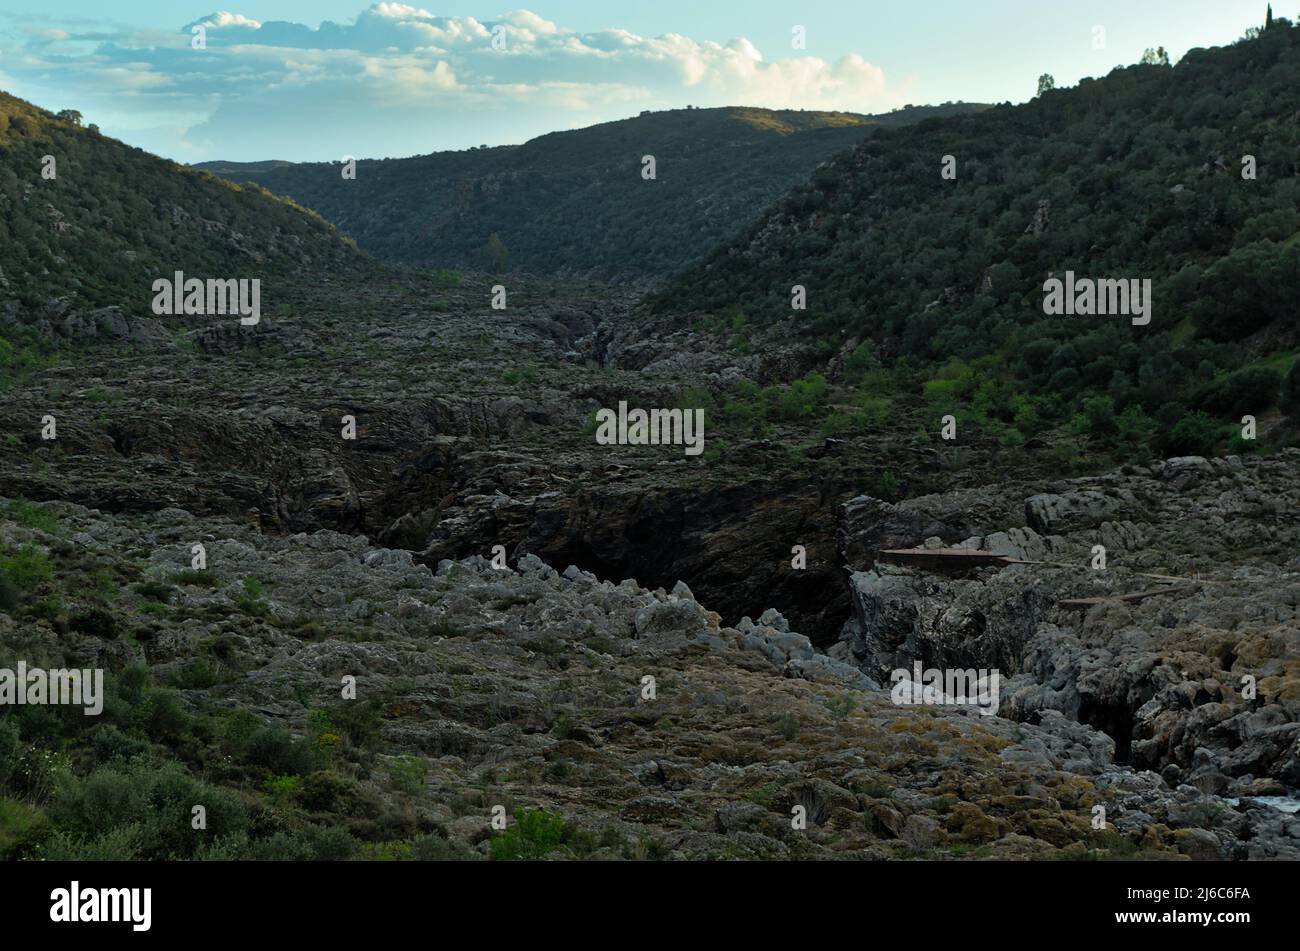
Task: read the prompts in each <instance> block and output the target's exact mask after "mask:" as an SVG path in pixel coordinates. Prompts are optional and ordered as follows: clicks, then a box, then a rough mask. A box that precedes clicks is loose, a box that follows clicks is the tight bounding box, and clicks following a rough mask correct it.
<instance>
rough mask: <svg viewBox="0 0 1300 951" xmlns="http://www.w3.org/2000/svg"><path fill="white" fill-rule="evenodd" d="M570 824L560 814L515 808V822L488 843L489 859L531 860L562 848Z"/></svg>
mask: <svg viewBox="0 0 1300 951" xmlns="http://www.w3.org/2000/svg"><path fill="white" fill-rule="evenodd" d="M572 835H573V826H571V825H570V824H569V823H567V822H565V821H564V818H563V817H562V816H557V815H555V814H553V813H549V812H545V811H544V810H541V809H522V808H521V809H516V810H515V824H514V825H513V826H510V827H509V828H508V829H506V830H505V831H504V832H502V833H501V834H500V835H497V836H494V837H493V839H492V842H491V846H490V848H491V850H492V858H493V860H494V861H498V862H508V861H521V860H522V861H534V860H536V859H541V858H545V857H546V856H548V855H550V854H551V853H552V852H555V851H557V850H559V849H561V848H563V847H564V844H565V842H566V841H567V840H568V839H569V838H571V837H572Z"/></svg>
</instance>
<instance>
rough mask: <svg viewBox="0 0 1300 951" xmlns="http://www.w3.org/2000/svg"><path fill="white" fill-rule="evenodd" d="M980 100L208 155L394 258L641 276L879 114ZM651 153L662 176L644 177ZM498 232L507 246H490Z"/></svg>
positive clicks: (947, 110)
mask: <svg viewBox="0 0 1300 951" xmlns="http://www.w3.org/2000/svg"><path fill="white" fill-rule="evenodd" d="M979 108H983V107H981V106H975V105H968V104H963V103H958V104H952V105H948V106H937V107H920V108H907V109H902V110H899V111H897V112H894V113H890V114H888V115H882V116H860V115H853V114H849V113H826V112H802V111H801V112H789V111H786V112H772V111H769V110H766V109H742V108H724V109H679V110H672V111H667V112H653V113H646V114H643V115H641V116H638V117H635V118H632V119H625V120H622V121H619V122H607V123H603V124H601V125H596V126H591V127H590V128H586V129H578V130H575V131H568V132H555V133H551V134H550V135H544V136H540V137H539V138H536V139H533V140H531V141H529V142H527V143H525V144H524V145H519V146H503V147H500V148H491V149H488V148H482V149H469V150H466V151H460V152H437V153H434V154H432V155H423V156H417V157H414V158H403V159H382V160H370V161H359V162H358V163H357V168H356V178H355V180H350V179H344V178H343V175H342V165H341V163H338V162H334V163H308V164H285V163H274V162H258V163H249V164H241V163H231V162H210V163H205V164H203V165H200V166H198V167H200V168H203V169H206V170H208V171H212V172H214V173H216V174H219V175H224V176H226V177H228V178H230V179H232V180H234V181H248V180H251V181H256V182H259V183H261V184H262V185H265V186H266V187H267V188H269V189H271V190H272V191H274V192H276V193H278V194H284V195H289V196H291V197H292V198H293V199H295V200H296V201H299V202H301V203H302V204H304V205H306V206H308V207H310V208H314V209H315V210H316V211H318V212H320V213H321V214H322V215H323V216H324V217H325V218H327V219H328V220H330V221H332V222H333V223H334V224H336V225H338V227H339V228H341V229H342V230H343V231H345V232H347V233H348V234H350V235H352V236H353V237H354V238H356V240H357V242H358V244H359V245H360V246H361V247H362V248H363V249H364V250H366V251H368V252H370V253H371V254H374V255H375V256H376V257H379V258H380V259H382V260H386V261H391V262H395V263H401V264H406V265H412V266H418V267H440V268H444V267H445V268H461V267H477V266H480V265H484V266H489V267H493V268H496V267H501V266H502V265H503V264H504V266H506V267H509V268H512V269H521V270H527V271H533V272H537V273H575V272H581V273H600V274H608V275H620V276H635V275H647V274H661V273H665V272H670V271H673V270H677V269H679V268H681V267H684V266H686V265H688V264H690V263H692V262H693V261H695V260H697V259H698V258H699V257H701V256H702V255H704V254H705V253H706V252H707V251H708V250H709V249H710V248H712V247H713V246H714V245H716V244H717V243H718V242H720V241H723V240H726V239H728V238H731V237H733V236H734V235H735V234H736V233H737V232H738V231H739V229H740V228H742V227H743V226H744V225H745V224H746V223H747V222H748V221H749V220H750V218H752V216H753V215H754V214H755V213H756V212H757V211H758V210H759V209H761V208H763V207H765V206H767V205H768V204H770V203H771V202H773V201H775V200H776V199H777V198H779V197H780V196H781V194H783V193H784V192H785V191H786V190H787V189H789V188H791V187H792V186H794V185H795V184H797V183H798V182H800V181H803V180H804V179H806V178H807V177H808V175H809V174H810V173H811V172H812V170H813V169H814V168H815V167H816V166H817V165H818V164H819V163H820V162H823V161H825V160H826V159H827V158H829V157H830V156H832V155H833V154H835V153H836V152H839V151H842V150H844V149H847V148H849V147H850V146H852V145H854V144H855V143H857V142H858V141H859V140H860V139H861V138H862V137H863V135H864V134H865V133H866V132H867V131H869V130H871V129H874V128H878V127H887V126H891V125H899V124H904V123H908V122H914V121H917V120H920V119H923V118H926V117H929V116H935V115H950V114H957V113H963V112H969V111H972V110H975V109H979ZM645 155H653V156H654V157H655V161H656V178H655V180H654V181H647V180H645V179H643V178H642V174H641V170H642V157H643V156H645ZM493 234H496V235H497V236H498V237H499V240H500V242H501V244H502V245H503V246H504V252H505V256H504V259H502V257H501V255H500V254H497V255H496V256H495V258H496V259H495V260H494V259H492V258H487V259H485V258H484V256H483V251H484V249H485V247H486V246H487V245H488V242H489V240H490V239H491V237H492V235H493Z"/></svg>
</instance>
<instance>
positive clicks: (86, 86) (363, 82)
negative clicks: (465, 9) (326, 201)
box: [0, 2, 905, 154]
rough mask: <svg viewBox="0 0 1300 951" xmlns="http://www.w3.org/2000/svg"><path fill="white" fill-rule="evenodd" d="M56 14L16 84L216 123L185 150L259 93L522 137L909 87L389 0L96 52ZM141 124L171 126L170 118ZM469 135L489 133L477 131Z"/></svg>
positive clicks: (523, 15) (231, 21)
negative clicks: (57, 86)
mask: <svg viewBox="0 0 1300 951" xmlns="http://www.w3.org/2000/svg"><path fill="white" fill-rule="evenodd" d="M62 25H65V24H60V23H51V22H50V18H45V22H43V23H41V29H40V30H39V31H34V30H28V31H27V35H26V39H25V40H24V41H22V42H21V44H20V45H18V46H16V47H14V48H12V49H7V50H2V51H0V53H4V54H7V55H6V56H5V59H6V66H7V68H8V69H9V70H10V72H11V74H12V75H15V76H17V77H18V79H19V80H20V83H19V85H20V87H21V80H22V78H23V75H24V73H26V74H27V75H28V77H29V78H30V80H31V82H32V84H33V85H36V84H38V83H42V82H48V77H49V76H50V75H51V74H57V75H59V76H60V81H61V82H62V83H63V86H64V88H63V89H61V95H62V97H63V98H64V99H67V100H70V101H74V102H76V101H82V102H84V103H85V105H86V107H87V109H88V110H89V109H90V107H92V106H93V105H94V104H95V100H96V98H97V97H99V96H100V95H101V94H102V93H106V92H107V91H109V90H111V91H112V92H113V94H114V95H115V96H117V97H119V98H118V100H116V101H114V102H113V103H112V104H111V105H110V103H108V102H107V101H105V102H104V103H103V105H104V109H105V111H108V110H110V109H111V110H112V111H113V112H115V113H118V112H121V111H124V110H127V109H129V110H130V111H133V112H136V113H141V114H144V115H147V114H148V113H149V112H150V111H151V110H153V111H156V112H157V113H158V115H159V116H161V115H163V114H166V115H167V116H168V117H174V116H176V115H178V114H195V113H198V114H203V115H206V116H207V117H208V118H207V120H205V122H204V123H202V124H201V125H204V126H206V127H207V129H206V131H205V130H204V129H199V128H194V127H191V128H190V129H188V130H187V131H186V133H185V134H184V135H182V136H180V137H179V140H180V141H181V142H184V143H187V144H190V145H192V144H193V143H196V142H202V141H205V140H206V139H207V138H208V137H209V136H208V133H210V132H212V130H213V129H215V128H217V127H221V126H222V125H223V123H224V122H227V121H232V120H230V117H231V116H233V115H235V114H237V113H238V112H239V110H240V109H241V108H252V104H255V103H258V104H261V107H262V108H263V110H264V111H265V110H270V109H272V108H273V109H275V110H276V115H275V122H276V123H278V124H280V125H282V126H285V127H293V126H294V125H295V124H297V125H299V126H302V125H303V124H305V123H316V124H317V125H319V124H320V122H321V121H322V118H321V117H322V116H324V115H326V114H327V112H328V110H329V109H333V110H334V113H335V115H336V116H337V118H335V119H334V120H332V121H333V122H334V123H336V124H339V125H346V124H347V123H348V121H349V117H351V116H354V115H355V110H357V109H366V110H372V111H374V110H378V111H379V112H380V113H384V112H386V111H389V110H399V109H404V110H408V111H409V110H410V109H411V108H412V107H413V106H414V107H419V108H426V109H428V110H429V112H428V114H427V120H428V122H429V123H430V124H436V122H437V118H438V116H439V114H440V113H439V110H444V111H450V112H452V113H456V114H458V115H460V116H461V117H462V118H463V117H464V116H467V115H468V114H469V113H470V111H471V110H479V111H482V110H484V109H488V110H490V111H492V112H493V113H494V114H501V115H502V116H503V117H504V116H505V115H511V116H513V117H514V124H515V126H516V127H517V128H518V129H519V130H520V131H519V132H517V133H514V134H511V133H510V132H509V131H505V132H502V131H498V134H499V135H501V136H504V137H505V140H506V141H522V140H523V139H524V138H526V137H529V136H531V135H536V134H540V133H541V132H544V131H549V130H550V129H559V128H565V127H567V126H569V125H572V124H573V119H574V117H572V116H570V115H566V114H563V113H564V112H565V111H566V110H569V111H577V112H581V113H583V114H584V115H589V116H590V117H591V121H602V120H605V119H612V118H620V117H622V116H625V115H626V114H628V113H629V112H632V111H634V110H639V109H640V108H664V107H680V106H682V105H685V104H686V103H687V102H690V103H691V104H693V105H695V106H718V105H750V106H765V107H769V108H809V109H842V110H851V111H856V112H877V111H885V110H888V109H889V108H892V107H894V106H897V105H901V104H902V102H903V101H904V100H903V95H904V93H905V90H899V89H896V88H893V87H891V86H890V84H889V83H887V82H886V78H885V75H884V72H883V71H882V70H881V69H880V68H879V67H878V66H874V65H872V64H871V63H868V62H866V61H865V60H863V59H862V58H861V57H859V56H857V55H850V56H846V57H844V58H842V59H840V60H838V61H836V62H833V63H831V62H826V61H824V60H822V59H819V58H816V57H811V56H805V55H796V56H790V57H786V58H779V59H770V60H769V59H766V58H765V57H764V55H763V52H762V51H761V50H760V49H758V47H757V46H755V44H754V43H753V42H752V41H750V40H749V39H747V38H744V37H736V38H734V39H731V40H730V41H729V42H728V43H726V44H725V45H723V44H720V43H716V42H713V41H710V40H697V39H694V38H692V37H690V36H687V35H685V34H683V33H666V34H663V35H661V36H656V37H644V36H638V35H637V34H635V33H632V32H630V31H627V30H623V29H618V28H614V29H607V30H601V31H598V32H592V33H581V32H577V31H574V30H571V29H568V28H566V27H564V26H563V25H561V24H557V23H555V22H552V21H550V20H547V19H545V18H543V17H541V16H539V15H537V14H536V13H533V12H531V11H529V10H526V9H520V10H515V11H513V12H510V13H507V14H505V15H503V16H502V17H501V18H500V19H498V20H478V19H476V18H474V17H468V16H462V17H455V16H453V17H445V16H436V15H434V14H433V13H431V12H429V11H428V10H425V9H422V8H419V7H416V6H411V5H408V4H404V3H393V2H383V3H375V4H372V5H371V6H370V7H368V8H367V9H364V10H362V11H361V12H360V13H359V14H358V15H357V16H356V18H355V19H354V21H353V22H351V23H344V24H338V23H333V22H330V21H325V22H323V23H321V25H320V26H319V27H318V28H311V27H309V26H306V25H304V24H301V23H290V22H285V21H277V20H265V21H259V20H256V19H253V18H252V17H249V16H245V15H244V14H242V13H239V12H235V11H227V10H222V11H218V12H215V13H211V14H208V15H206V16H203V17H201V18H199V19H197V20H195V21H193V22H192V23H190V24H186V25H185V26H184V27H181V28H179V29H177V30H175V31H171V32H167V33H164V34H162V35H161V36H160V35H159V34H156V33H133V32H130V31H129V30H125V29H118V30H117V31H116V32H114V31H113V30H101V31H99V32H98V35H96V36H95V39H94V43H93V45H91V46H89V47H88V46H87V40H88V39H89V37H90V36H91V35H92V31H91V30H88V29H85V28H84V27H81V28H79V30H78V31H77V32H72V33H71V34H70V33H69V31H66V30H61V29H55V28H54V27H55V26H62ZM192 26H203V27H204V29H205V30H206V32H207V49H206V50H202V51H196V50H192V49H191V48H190V43H189V39H190V28H191V27H192ZM496 26H502V27H504V31H505V35H506V49H505V51H504V52H501V51H498V50H494V49H493V48H492V43H491V40H492V35H493V33H492V31H493V28H494V27H496ZM782 52H784V51H782ZM20 94H21V93H20ZM241 103H242V104H244V105H243V106H241V105H240V104H241ZM512 109H513V110H515V111H514V112H513V113H512V112H511V110H512ZM546 110H551V112H550V113H549V114H548V113H547V112H546ZM88 114H89V111H88ZM243 121H244V122H245V123H246V124H248V125H249V126H250V127H256V123H254V122H253V121H252V120H251V119H245V120H243ZM368 121H369V120H368ZM376 121H377V120H376ZM393 121H395V120H393ZM422 121H424V120H423V119H422ZM466 121H467V120H466ZM503 121H505V120H504V118H503ZM142 124H143V125H145V126H148V127H150V128H155V129H169V128H173V127H174V121H173V120H172V119H171V118H169V119H168V120H165V121H164V120H161V119H159V120H158V121H153V122H148V121H145V122H143V123H142ZM106 131H107V130H106ZM284 131H285V134H286V135H287V134H288V133H289V129H288V128H286V129H285V130H284ZM467 134H472V135H474V136H476V137H477V136H478V135H480V134H481V135H483V136H484V137H486V133H485V132H482V133H481V132H480V131H479V130H477V129H476V130H474V131H473V132H472V133H467ZM298 139H299V140H304V139H305V140H306V141H311V139H312V135H311V132H310V130H309V129H308V128H305V127H302V128H299V130H298ZM177 147H179V146H177ZM358 154H360V153H359V152H358Z"/></svg>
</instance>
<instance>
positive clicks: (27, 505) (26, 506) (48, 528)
mask: <svg viewBox="0 0 1300 951" xmlns="http://www.w3.org/2000/svg"><path fill="white" fill-rule="evenodd" d="M0 343H3V341H0ZM0 511H3V513H4V515H5V517H6V518H8V519H10V520H12V521H14V522H17V523H18V524H19V525H22V526H24V527H26V528H34V529H37V530H38V531H42V532H45V533H46V534H49V535H53V534H55V533H56V532H58V530H59V517H58V516H57V515H55V514H54V513H53V512H47V511H46V510H45V509H43V508H42V507H41V506H39V505H37V504H35V503H34V502H29V501H27V500H26V499H21V498H20V499H12V500H11V501H9V502H6V503H4V505H3V508H2V509H0Z"/></svg>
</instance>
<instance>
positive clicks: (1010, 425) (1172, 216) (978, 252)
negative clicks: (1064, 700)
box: [653, 20, 1300, 453]
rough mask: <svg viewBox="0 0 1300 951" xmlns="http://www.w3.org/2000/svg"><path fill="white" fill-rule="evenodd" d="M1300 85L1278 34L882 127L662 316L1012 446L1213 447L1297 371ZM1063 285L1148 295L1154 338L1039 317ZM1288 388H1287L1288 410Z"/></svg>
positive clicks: (1112, 324) (706, 269) (1293, 42)
mask: <svg viewBox="0 0 1300 951" xmlns="http://www.w3.org/2000/svg"><path fill="white" fill-rule="evenodd" d="M1297 86H1300V29H1295V28H1292V27H1291V26H1290V24H1289V23H1287V21H1285V20H1277V21H1274V23H1273V26H1272V28H1270V29H1268V30H1266V31H1264V32H1262V34H1261V35H1259V36H1258V37H1256V38H1253V39H1245V40H1243V41H1241V42H1238V43H1236V44H1234V45H1232V46H1228V47H1225V48H1220V49H1213V50H1205V49H1198V50H1192V51H1191V52H1189V53H1188V54H1187V56H1186V57H1185V58H1184V59H1183V60H1182V61H1181V62H1180V63H1179V64H1178V65H1177V66H1176V67H1172V68H1171V67H1169V66H1158V65H1139V66H1132V67H1128V68H1120V69H1117V70H1115V71H1113V72H1112V73H1111V74H1110V75H1109V76H1107V77H1105V78H1104V79H1099V80H1084V81H1082V82H1081V83H1080V84H1079V86H1078V87H1077V88H1073V89H1061V90H1052V91H1048V92H1046V93H1044V94H1043V95H1041V96H1040V97H1038V98H1037V99H1035V100H1033V101H1031V102H1029V103H1027V104H1025V105H1022V106H1018V107H1012V106H1010V105H1003V106H999V107H997V108H994V109H990V110H987V111H984V112H980V113H977V114H973V115H965V116H957V117H953V118H949V119H946V120H944V121H939V122H924V123H920V124H916V125H912V126H908V127H904V128H893V129H884V130H881V131H879V132H878V133H877V134H876V135H874V136H871V137H870V138H867V139H865V140H864V141H863V142H861V143H860V144H859V145H857V146H856V147H855V148H854V149H852V150H851V151H849V152H847V153H844V154H842V155H839V156H837V157H836V158H835V159H833V160H832V161H831V162H829V163H827V164H826V165H825V166H824V167H822V168H820V169H818V170H817V172H816V174H815V175H814V176H813V178H812V180H811V181H809V182H808V183H806V184H804V185H800V186H798V187H796V188H794V189H793V190H792V191H791V192H790V193H789V194H788V195H787V196H785V197H784V198H783V199H782V200H781V201H780V202H779V203H777V204H776V205H774V206H773V207H772V208H770V209H769V210H768V211H767V212H766V213H765V214H764V215H762V216H761V217H760V218H758V219H757V220H756V221H754V222H753V223H752V224H751V225H750V226H749V227H748V228H747V229H746V230H745V232H744V233H743V234H742V235H741V236H740V237H739V238H738V239H737V240H736V241H734V242H730V243H729V244H727V245H725V246H722V247H720V248H718V249H716V250H715V251H714V252H713V253H712V254H711V255H710V256H709V257H708V258H707V259H706V260H704V261H703V262H701V263H700V264H699V265H697V266H696V267H694V268H693V269H692V270H690V271H689V273H686V274H685V275H683V276H681V278H680V279H679V280H678V281H677V282H676V283H675V284H674V285H673V286H671V287H669V288H668V289H667V290H665V291H664V292H663V293H662V294H661V295H659V296H658V297H657V298H656V299H655V300H654V302H653V304H654V308H655V310H656V312H657V313H659V314H661V315H668V316H672V317H673V319H675V320H676V321H677V323H678V324H679V325H682V326H685V325H687V324H688V323H689V322H690V321H691V320H696V321H702V322H704V323H706V324H708V323H710V322H712V323H717V324H719V325H726V326H732V325H735V326H744V325H745V324H749V325H751V330H752V329H753V325H760V326H761V325H765V324H771V323H772V322H773V321H776V320H781V319H785V320H787V321H791V322H792V323H793V325H794V330H795V331H797V332H798V333H801V334H803V335H804V336H805V337H807V338H808V339H810V340H811V341H816V342H818V343H820V345H821V346H822V348H823V350H824V351H825V352H826V353H827V355H828V360H827V365H828V366H841V367H843V368H844V374H845V378H846V379H848V380H849V381H851V382H854V383H861V384H862V385H863V386H864V387H865V388H866V389H868V390H873V389H874V391H875V395H876V396H880V397H883V398H894V397H898V396H903V395H907V394H915V395H918V396H920V395H923V396H924V397H925V398H926V399H927V400H928V401H929V403H930V404H931V405H932V407H933V409H934V410H935V411H939V410H942V411H944V412H947V411H952V410H957V409H960V410H962V411H963V412H962V413H961V414H959V415H960V416H961V418H962V420H963V421H966V422H972V421H973V422H975V423H977V424H979V425H984V426H986V427H989V428H992V429H993V430H994V431H995V432H997V433H998V434H999V435H1000V437H1001V438H1003V439H1005V440H1006V441H1007V443H1008V444H1011V443H1018V442H1020V441H1023V440H1024V439H1026V438H1028V437H1031V436H1032V435H1034V434H1035V433H1036V432H1038V431H1040V430H1041V429H1043V428H1044V427H1045V426H1046V425H1047V424H1048V423H1049V422H1053V421H1054V422H1060V421H1070V420H1071V419H1072V417H1074V416H1075V415H1076V414H1082V415H1083V417H1084V418H1081V419H1080V420H1079V421H1078V425H1077V427H1076V428H1077V429H1078V431H1079V432H1080V433H1081V434H1082V433H1088V434H1090V435H1093V436H1096V437H1097V438H1107V439H1111V440H1117V439H1131V440H1132V441H1133V443H1134V444H1135V445H1141V444H1143V443H1144V442H1145V440H1146V439H1147V438H1148V437H1149V436H1154V437H1155V438H1156V440H1157V443H1158V444H1159V445H1160V447H1161V448H1163V449H1164V450H1165V451H1167V452H1170V453H1176V452H1205V451H1209V450H1210V449H1211V448H1213V447H1214V446H1216V445H1219V446H1221V445H1222V443H1223V439H1224V437H1225V435H1226V433H1227V432H1228V430H1227V429H1226V428H1224V427H1225V426H1226V425H1227V423H1228V421H1233V424H1234V425H1236V426H1237V428H1240V423H1239V420H1240V417H1241V416H1242V415H1243V414H1247V413H1258V414H1264V413H1266V412H1267V411H1269V409H1270V408H1271V407H1273V406H1275V405H1276V404H1277V402H1278V396H1279V385H1280V383H1281V381H1282V379H1283V377H1284V376H1285V374H1286V373H1287V372H1288V368H1290V367H1292V366H1293V365H1294V364H1295V358H1296V352H1297V327H1296V321H1295V310H1294V302H1295V301H1296V300H1297V299H1300V210H1297V209H1298V207H1300V159H1298V158H1297V156H1298V155H1300V152H1298V151H1297V147H1298V146H1300V110H1297V108H1296V100H1295V89H1296V88H1297ZM945 156H951V157H952V158H953V159H954V160H955V163H956V165H955V168H956V177H955V178H950V179H949V178H944V177H943V176H942V174H941V172H942V170H943V167H944V160H945ZM1069 271H1073V272H1074V273H1075V274H1076V275H1077V277H1079V278H1091V279H1114V280H1121V279H1122V280H1150V281H1151V282H1152V293H1153V297H1152V299H1153V302H1154V307H1153V311H1152V319H1151V321H1150V323H1149V324H1147V325H1140V326H1135V325H1134V324H1133V322H1132V321H1130V320H1129V319H1125V318H1122V317H1121V318H1116V317H1082V316H1071V317H1067V316H1049V315H1048V314H1046V313H1045V311H1044V285H1045V282H1046V281H1047V280H1048V278H1049V277H1050V276H1053V275H1055V276H1056V277H1058V278H1062V279H1064V278H1065V275H1066V272H1069ZM796 284H802V285H804V286H805V287H806V288H807V293H808V307H807V310H806V311H802V312H800V311H792V308H791V288H792V286H793V285H796ZM833 355H838V357H839V359H838V361H837V360H835V359H834V357H833ZM1297 389H1300V381H1298V380H1297V372H1292V373H1291V375H1290V377H1289V378H1288V386H1287V392H1288V393H1289V394H1290V395H1289V397H1287V396H1284V400H1285V399H1290V400H1291V401H1292V403H1291V405H1293V406H1294V405H1296V404H1297V403H1300V399H1297V396H1296V392H1297ZM869 395H870V394H869ZM1089 400H1092V402H1091V403H1090V402H1089ZM1201 411H1204V412H1205V413H1206V414H1208V415H1205V416H1203V415H1198V414H1199V413H1200V412H1201ZM1126 413H1127V415H1125V414H1126ZM1153 417H1154V418H1153ZM934 418H935V419H938V415H937V412H936V415H935V416H934ZM1219 421H1222V422H1219ZM1179 426H1181V427H1182V429H1181V431H1177V430H1178V427H1179ZM1176 431H1177V432H1176ZM1237 448H1239V449H1240V448H1241V446H1240V444H1238V446H1237Z"/></svg>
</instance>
